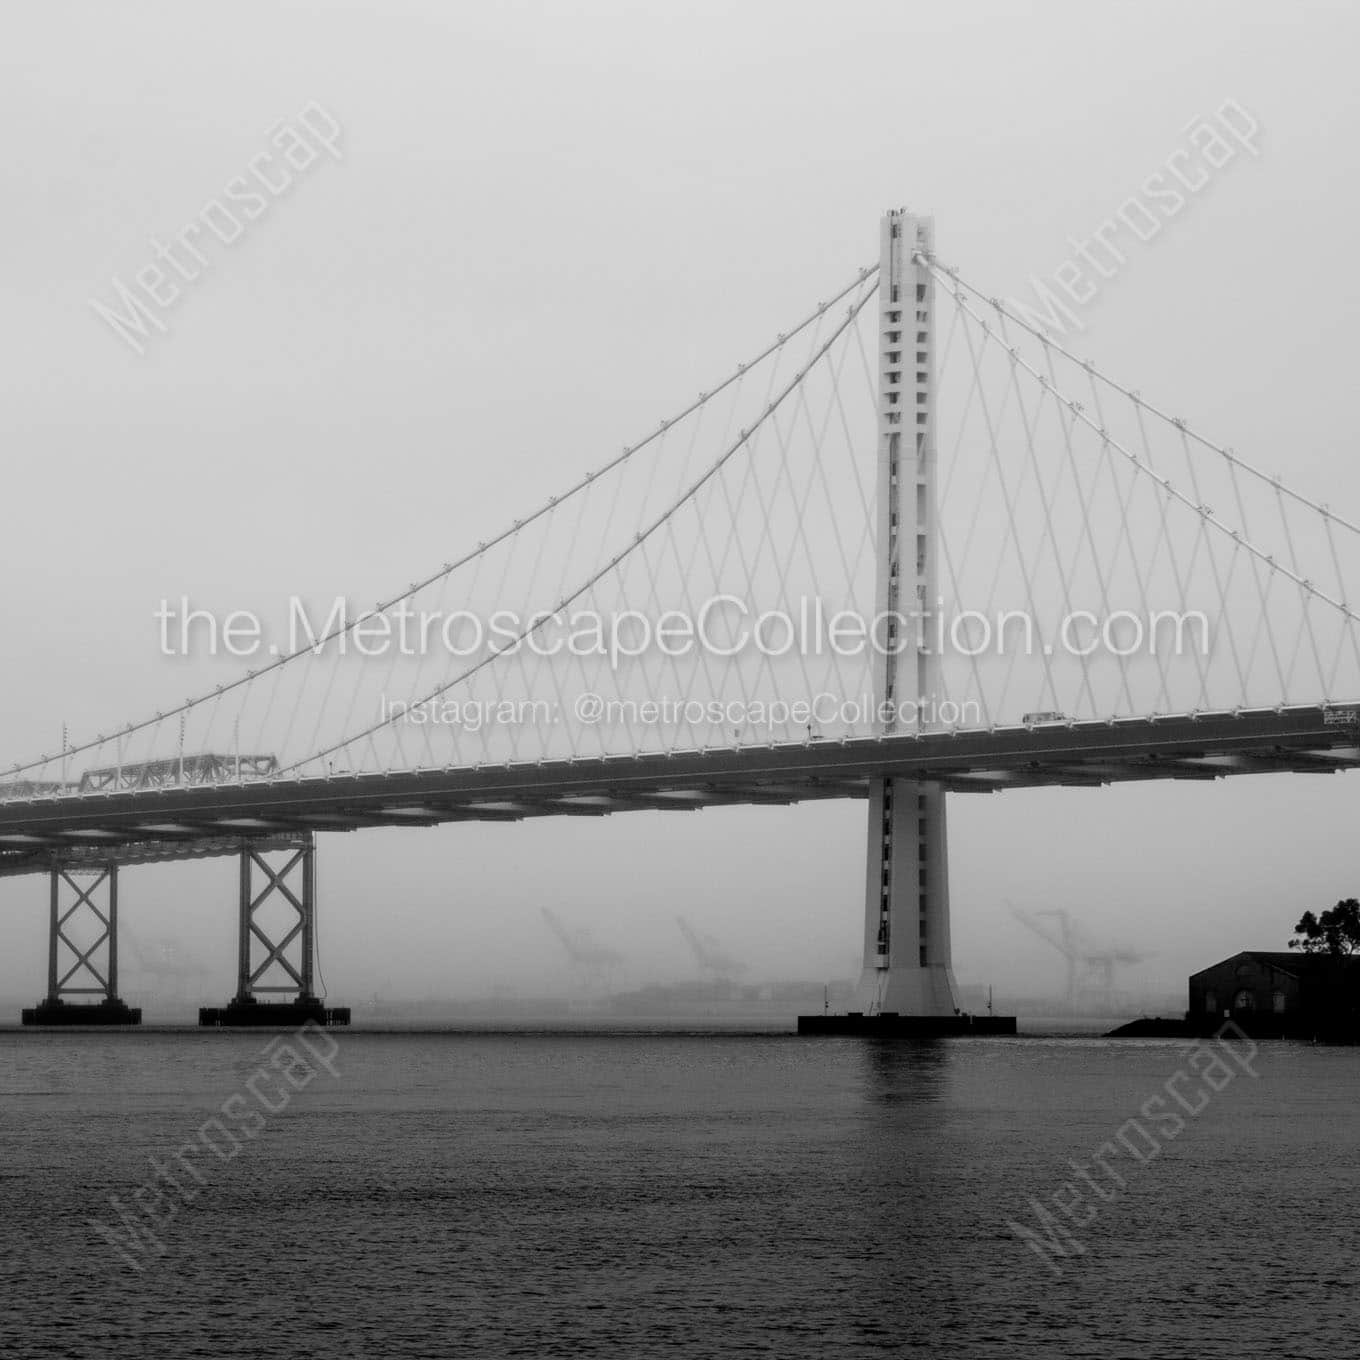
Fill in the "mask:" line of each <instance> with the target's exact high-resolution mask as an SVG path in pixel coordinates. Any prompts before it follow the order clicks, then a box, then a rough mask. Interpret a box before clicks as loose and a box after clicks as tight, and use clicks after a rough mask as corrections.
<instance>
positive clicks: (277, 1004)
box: [198, 997, 349, 1029]
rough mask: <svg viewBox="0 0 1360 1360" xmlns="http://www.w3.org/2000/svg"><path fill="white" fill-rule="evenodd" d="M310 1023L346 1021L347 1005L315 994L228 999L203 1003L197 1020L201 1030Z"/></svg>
mask: <svg viewBox="0 0 1360 1360" xmlns="http://www.w3.org/2000/svg"><path fill="white" fill-rule="evenodd" d="M308 1021H311V1023H312V1024H314V1025H347V1024H349V1007H348V1006H327V1005H326V1004H325V1003H324V1002H322V1001H318V1000H317V999H316V998H315V997H312V998H310V999H300V1000H297V1001H255V1000H253V999H250V1000H245V1001H242V1000H235V1001H229V1002H228V1003H227V1004H226V1005H225V1006H203V1007H201V1008H200V1009H199V1012H198V1023H199V1026H200V1027H201V1028H203V1029H220V1028H235V1027H238V1026H239V1027H240V1028H242V1029H297V1028H298V1027H299V1026H300V1025H305V1024H306V1023H307V1022H308Z"/></svg>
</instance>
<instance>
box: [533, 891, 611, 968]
mask: <svg viewBox="0 0 1360 1360" xmlns="http://www.w3.org/2000/svg"><path fill="white" fill-rule="evenodd" d="M539 910H540V911H542V913H543V919H544V920H545V921H546V922H547V923H548V925H549V926H551V927H552V932H553V934H554V935H556V936H557V938H558V939H559V940H560V941H561V942H562V948H563V949H565V950H566V951H567V958H568V959H569V960H570V962H571V967H572V971H573V973H574V975H575V978H576V981H577V982H578V983H580V984H582V985H583V986H587V987H590V986H595V985H598V984H605V983H608V982H609V981H610V978H611V976H612V974H613V972H614V970H615V969H616V968H618V967H619V966H620V965H621V964H622V963H623V955H622V954H620V953H619V952H618V951H617V950H615V949H610V948H609V947H608V946H607V945H602V944H597V943H596V942H595V937H594V936H593V935H591V933H590V931H588V930H585V929H582V928H580V927H577V928H575V929H572V928H571V927H569V926H567V925H566V923H565V922H564V921H563V920H562V918H561V917H560V916H558V915H557V914H556V912H552V911H549V910H548V908H547V907H541V908H540V909H539Z"/></svg>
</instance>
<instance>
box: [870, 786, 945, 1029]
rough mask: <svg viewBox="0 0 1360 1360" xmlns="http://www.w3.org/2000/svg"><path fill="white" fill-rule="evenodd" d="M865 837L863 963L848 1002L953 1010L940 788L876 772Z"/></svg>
mask: <svg viewBox="0 0 1360 1360" xmlns="http://www.w3.org/2000/svg"><path fill="white" fill-rule="evenodd" d="M868 840H869V845H868V855H867V861H868V866H867V874H866V884H865V906H864V970H863V972H862V973H861V975H860V981H859V986H858V987H857V988H856V993H855V1009H856V1010H858V1011H861V1012H863V1013H864V1014H866V1015H881V1014H884V1013H889V1014H899V1015H922V1016H926V1015H928V1016H953V1015H957V1014H958V1005H957V1000H956V998H957V988H956V986H955V983H954V971H953V965H952V959H951V956H950V944H949V851H948V840H947V836H946V831H945V793H944V790H943V789H942V788H940V786H939V785H938V784H936V783H930V782H926V781H917V780H910V779H875V780H874V781H873V782H872V784H871V786H870V791H869V837H868Z"/></svg>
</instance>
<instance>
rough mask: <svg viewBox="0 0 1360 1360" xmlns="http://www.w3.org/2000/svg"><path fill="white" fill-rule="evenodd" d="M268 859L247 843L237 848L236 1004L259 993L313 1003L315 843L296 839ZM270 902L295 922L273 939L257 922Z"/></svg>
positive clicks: (261, 924)
mask: <svg viewBox="0 0 1360 1360" xmlns="http://www.w3.org/2000/svg"><path fill="white" fill-rule="evenodd" d="M272 858H273V860H274V862H273V863H272V864H271V862H270V859H271V856H270V853H269V852H268V851H265V850H258V849H256V848H255V847H253V846H252V845H251V844H250V842H248V841H245V842H242V844H241V877H240V921H239V936H238V957H237V976H236V998H235V999H236V1002H238V1003H247V1002H250V1001H252V1000H254V998H255V996H256V995H257V994H258V993H264V992H270V993H273V992H280V993H291V994H293V995H294V996H295V997H296V999H297V1000H298V1001H311V1000H313V999H314V998H315V989H314V985H313V970H314V961H315V956H316V841H315V838H314V837H313V836H312V835H310V834H308V835H305V836H300V837H297V838H296V841H295V843H294V844H292V845H291V846H289V847H288V848H287V849H286V850H284V851H282V852H279V853H275V854H274V855H273V856H272ZM257 871H258V876H257ZM275 898H279V899H282V900H283V901H284V902H285V903H287V905H288V906H289V907H290V908H292V910H293V911H294V912H295V913H296V919H295V920H294V919H289V920H288V921H287V923H286V925H285V927H284V928H283V929H282V930H281V931H280V932H279V934H278V936H277V938H275V937H274V936H271V934H270V933H269V930H268V929H267V928H266V927H265V925H264V924H263V923H262V921H261V919H260V911H261V908H262V907H263V906H264V905H265V903H266V902H269V901H271V900H273V899H275ZM257 946H258V947H257Z"/></svg>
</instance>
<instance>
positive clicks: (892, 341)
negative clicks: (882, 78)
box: [854, 210, 957, 1015]
mask: <svg viewBox="0 0 1360 1360" xmlns="http://www.w3.org/2000/svg"><path fill="white" fill-rule="evenodd" d="M934 248H935V241H934V222H933V219H931V218H929V217H916V216H913V215H912V214H911V213H908V212H906V211H905V210H903V211H898V212H890V213H888V215H887V216H886V217H884V219H883V223H882V239H881V245H880V251H881V255H880V264H881V267H880V272H879V290H878V302H879V339H878V355H879V373H878V491H877V501H876V507H875V513H876V515H877V530H876V531H877V540H876V541H877V544H878V579H877V587H876V592H875V613H876V615H877V616H878V618H879V619H884V618H888V619H897V618H902V619H905V620H907V623H906V624H905V625H903V624H902V623H897V624H893V623H889V624H888V625H887V626H886V628H885V629H883V630H882V631H881V632H880V635H879V642H880V646H879V648H878V649H877V650H876V651H875V675H874V690H875V696H874V697H875V699H876V701H878V702H879V703H880V704H881V705H883V708H882V709H880V712H885V711H887V710H888V708H889V707H892V708H895V709H896V711H897V713H902V712H903V711H905V715H906V719H907V720H906V721H905V722H904V721H901V720H899V718H898V717H897V716H896V714H894V716H892V717H889V718H888V720H887V721H885V722H883V723H881V725H880V728H881V730H882V731H883V732H884V733H885V734H890V733H892V732H894V731H919V730H922V728H923V726H924V717H925V715H927V714H929V713H931V712H932V711H934V709H935V708H936V707H937V706H938V704H939V703H940V702H941V701H942V700H943V699H944V698H945V696H944V695H942V694H940V693H939V683H940V679H939V677H940V657H939V656H938V655H937V654H935V653H933V652H931V650H930V646H929V639H930V636H931V635H932V633H933V632H934V629H933V628H931V627H929V626H926V622H924V620H926V617H927V616H928V614H929V611H931V610H932V609H934V608H935V607H936V604H937V601H938V599H939V593H938V589H937V561H936V558H937V552H938V533H937V527H936V485H935V482H936V460H935V279H934V274H933V273H932V271H931V270H930V269H929V268H927V267H926V266H925V265H924V264H923V263H919V262H918V257H925V258H930V257H932V256H933V253H934ZM913 703H916V704H919V707H917V708H915V709H913V707H912V705H913ZM867 858H868V872H867V881H866V893H865V910H864V972H863V973H862V975H861V977H860V982H859V986H858V988H857V989H856V994H855V1001H854V1007H855V1009H856V1010H861V1011H863V1012H864V1013H865V1014H878V1015H881V1014H884V1013H892V1012H897V1013H898V1014H900V1015H953V1014H955V1012H956V1009H957V1006H956V1002H955V996H956V988H955V983H954V974H953V968H952V965H951V960H950V948H949V866H948V848H947V843H946V837H945V793H944V790H943V789H942V788H941V787H940V786H939V785H938V784H936V783H933V782H927V781H922V780H910V779H875V780H872V781H871V784H870V792H869V846H868V857H867Z"/></svg>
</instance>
